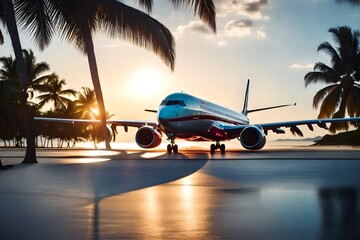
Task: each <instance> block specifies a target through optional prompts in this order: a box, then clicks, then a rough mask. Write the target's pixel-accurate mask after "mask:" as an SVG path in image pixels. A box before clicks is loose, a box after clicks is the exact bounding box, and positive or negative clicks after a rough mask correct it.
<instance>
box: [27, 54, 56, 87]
mask: <svg viewBox="0 0 360 240" xmlns="http://www.w3.org/2000/svg"><path fill="white" fill-rule="evenodd" d="M23 55H24V60H25V65H26V72H27V75H28V77H29V78H30V81H29V86H28V88H30V89H31V90H29V91H28V93H30V92H32V91H33V90H37V89H38V86H39V85H41V84H42V83H44V82H45V81H47V80H48V78H51V77H52V75H44V73H46V72H48V71H49V70H50V66H49V64H48V63H46V62H37V61H36V57H35V55H34V52H33V51H32V50H31V49H29V50H26V49H24V50H23Z"/></svg>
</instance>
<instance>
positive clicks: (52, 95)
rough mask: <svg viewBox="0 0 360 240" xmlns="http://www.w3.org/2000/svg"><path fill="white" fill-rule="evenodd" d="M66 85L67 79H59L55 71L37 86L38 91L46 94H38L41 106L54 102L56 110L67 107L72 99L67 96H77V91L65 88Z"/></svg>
mask: <svg viewBox="0 0 360 240" xmlns="http://www.w3.org/2000/svg"><path fill="white" fill-rule="evenodd" d="M64 85H66V81H65V79H61V80H60V79H59V76H58V75H56V74H55V73H53V74H51V75H50V77H49V78H48V80H47V81H46V82H45V83H44V84H42V85H39V86H37V88H38V91H39V92H41V93H44V94H41V95H39V96H37V99H39V100H40V102H39V103H38V105H39V107H40V108H41V107H43V106H44V105H45V104H47V103H50V102H52V103H53V106H54V109H55V110H61V109H65V108H66V107H67V105H68V102H69V101H71V100H70V99H69V98H67V97H65V96H69V95H73V96H74V97H75V96H76V91H75V90H73V89H63V88H64Z"/></svg>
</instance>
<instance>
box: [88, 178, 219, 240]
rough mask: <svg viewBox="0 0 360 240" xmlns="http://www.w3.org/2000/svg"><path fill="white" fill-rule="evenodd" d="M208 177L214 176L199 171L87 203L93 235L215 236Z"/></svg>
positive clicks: (100, 236)
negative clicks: (212, 233)
mask: <svg viewBox="0 0 360 240" xmlns="http://www.w3.org/2000/svg"><path fill="white" fill-rule="evenodd" d="M205 178H211V177H209V176H207V175H206V174H201V173H200V174H199V173H197V174H193V175H191V176H188V177H186V178H183V179H180V180H178V181H175V182H172V183H169V184H166V185H161V186H156V187H150V188H146V189H143V190H139V191H135V192H132V193H128V194H126V195H118V196H114V197H110V198H107V199H104V200H101V201H100V202H97V203H95V204H91V205H89V206H87V208H88V210H89V215H88V217H89V222H88V226H89V229H92V230H93V234H92V238H93V239H98V238H110V239H112V238H131V239H134V238H137V239H142V238H156V239H159V238H162V239H168V238H171V239H173V238H191V239H204V238H209V237H213V236H211V235H210V231H209V229H210V226H209V223H210V217H211V215H210V213H211V209H212V208H213V206H214V205H215V204H214V200H215V195H214V191H212V190H211V189H210V188H209V187H210V185H208V186H206V185H204V182H208V180H205ZM199 180H201V182H202V183H201V184H199ZM205 184H206V183H205ZM96 205H98V206H96Z"/></svg>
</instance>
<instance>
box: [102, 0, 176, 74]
mask: <svg viewBox="0 0 360 240" xmlns="http://www.w3.org/2000/svg"><path fill="white" fill-rule="evenodd" d="M97 22H98V23H99V27H100V30H101V31H102V32H104V33H106V34H107V35H109V36H111V37H115V36H117V37H119V38H121V39H124V40H126V41H130V42H132V43H133V44H135V45H137V46H140V47H144V48H146V49H150V50H152V51H153V52H154V53H155V54H157V55H159V56H160V58H161V59H162V60H163V61H164V62H165V63H166V64H167V65H169V66H170V68H171V69H172V70H173V69H174V64H175V48H174V44H175V43H174V38H173V36H172V34H171V32H170V31H169V30H168V29H167V28H166V27H165V26H164V25H163V24H161V23H160V22H158V21H157V20H156V19H154V18H152V17H150V16H149V15H147V14H145V13H143V12H141V11H139V10H137V9H134V8H132V7H129V6H127V5H125V4H123V3H121V2H117V1H113V0H106V1H105V2H104V4H102V5H101V7H99V8H98V14H97Z"/></svg>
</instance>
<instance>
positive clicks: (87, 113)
mask: <svg viewBox="0 0 360 240" xmlns="http://www.w3.org/2000/svg"><path fill="white" fill-rule="evenodd" d="M81 89H82V92H78V96H77V99H76V100H75V102H74V103H75V108H76V110H75V111H76V112H77V113H78V115H79V116H80V117H81V118H84V119H96V113H95V112H94V110H95V109H98V107H97V102H96V96H95V91H94V90H92V89H90V88H88V87H82V88H81Z"/></svg>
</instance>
